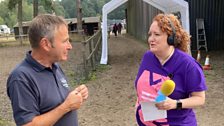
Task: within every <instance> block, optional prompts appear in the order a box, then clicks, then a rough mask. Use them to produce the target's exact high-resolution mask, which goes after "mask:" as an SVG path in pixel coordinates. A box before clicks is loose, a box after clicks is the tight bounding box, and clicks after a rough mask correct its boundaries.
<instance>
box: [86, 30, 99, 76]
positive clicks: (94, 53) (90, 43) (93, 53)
mask: <svg viewBox="0 0 224 126" xmlns="http://www.w3.org/2000/svg"><path fill="white" fill-rule="evenodd" d="M101 43H102V35H101V30H98V31H97V32H95V34H94V35H93V36H91V37H90V38H89V39H87V40H86V41H84V42H82V45H83V48H82V55H83V70H84V77H85V79H88V78H89V74H90V72H91V71H94V70H96V65H98V64H99V61H100V56H101Z"/></svg>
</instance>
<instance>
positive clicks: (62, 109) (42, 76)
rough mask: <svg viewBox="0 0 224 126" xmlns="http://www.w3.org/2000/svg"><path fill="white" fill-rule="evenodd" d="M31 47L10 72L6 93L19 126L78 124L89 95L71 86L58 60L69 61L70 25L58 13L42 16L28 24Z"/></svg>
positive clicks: (70, 125)
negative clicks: (70, 87)
mask: <svg viewBox="0 0 224 126" xmlns="http://www.w3.org/2000/svg"><path fill="white" fill-rule="evenodd" d="M29 40H30V45H31V47H32V50H31V51H28V52H27V54H26V58H25V59H24V60H23V61H22V62H21V63H20V64H19V65H18V66H16V68H15V69H14V70H13V71H12V72H11V74H10V75H9V78H8V81H7V94H8V96H9V98H10V100H11V105H12V109H13V115H14V119H15V122H16V124H17V125H19V126H21V125H22V126H52V125H54V126H78V119H77V112H76V110H77V109H79V108H80V107H81V105H82V103H83V102H84V100H86V99H87V97H88V89H87V87H86V86H85V85H80V86H78V87H77V88H75V89H74V90H70V89H69V85H68V83H67V79H66V77H65V75H64V73H63V71H62V69H61V67H60V66H59V64H58V63H57V62H59V61H66V60H67V58H68V51H69V50H71V49H72V45H71V43H70V42H69V35H68V28H67V24H66V22H65V21H64V19H63V18H61V17H58V16H55V15H49V14H45V15H39V16H37V17H35V18H34V19H33V20H32V22H31V24H30V26H29Z"/></svg>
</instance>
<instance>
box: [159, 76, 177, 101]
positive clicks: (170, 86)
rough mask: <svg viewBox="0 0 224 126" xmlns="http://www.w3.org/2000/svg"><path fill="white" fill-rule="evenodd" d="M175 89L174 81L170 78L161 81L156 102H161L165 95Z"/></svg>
mask: <svg viewBox="0 0 224 126" xmlns="http://www.w3.org/2000/svg"><path fill="white" fill-rule="evenodd" d="M174 89H175V83H174V81H172V80H166V81H164V82H163V84H162V86H161V88H160V90H159V92H158V96H157V97H156V100H155V101H156V102H162V101H164V100H166V96H169V95H170V94H172V93H173V91H174Z"/></svg>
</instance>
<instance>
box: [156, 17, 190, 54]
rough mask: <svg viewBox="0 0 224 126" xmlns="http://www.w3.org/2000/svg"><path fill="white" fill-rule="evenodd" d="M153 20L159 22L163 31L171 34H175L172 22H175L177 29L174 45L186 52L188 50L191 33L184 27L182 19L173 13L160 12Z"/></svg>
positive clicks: (174, 25)
mask: <svg viewBox="0 0 224 126" xmlns="http://www.w3.org/2000/svg"><path fill="white" fill-rule="evenodd" d="M153 21H156V22H157V23H158V26H159V27H160V29H161V31H162V32H165V33H167V34H168V36H171V35H172V34H173V32H174V31H173V28H172V26H171V24H170V23H172V24H173V27H174V29H175V43H174V47H175V48H178V49H180V50H182V51H184V52H187V51H188V44H190V35H189V34H188V33H187V32H186V31H185V30H184V29H183V28H182V26H181V24H180V21H179V20H178V19H177V17H176V16H174V15H173V14H158V15H157V16H155V17H154V18H153Z"/></svg>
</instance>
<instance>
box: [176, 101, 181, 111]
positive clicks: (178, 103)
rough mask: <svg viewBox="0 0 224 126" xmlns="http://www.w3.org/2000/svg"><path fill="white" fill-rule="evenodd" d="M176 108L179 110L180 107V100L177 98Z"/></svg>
mask: <svg viewBox="0 0 224 126" xmlns="http://www.w3.org/2000/svg"><path fill="white" fill-rule="evenodd" d="M176 109H177V110H181V109H182V102H181V101H180V100H177V107H176Z"/></svg>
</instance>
